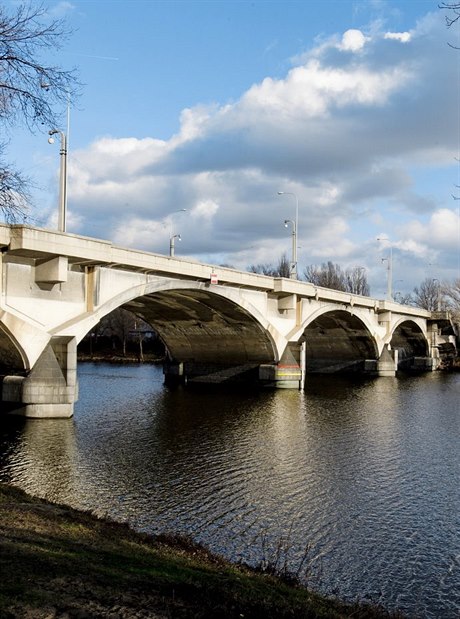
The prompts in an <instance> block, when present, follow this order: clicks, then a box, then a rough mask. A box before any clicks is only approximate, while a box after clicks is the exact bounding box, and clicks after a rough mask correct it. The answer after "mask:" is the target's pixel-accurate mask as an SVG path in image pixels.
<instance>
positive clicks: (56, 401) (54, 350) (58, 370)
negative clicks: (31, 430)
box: [2, 337, 78, 418]
mask: <svg viewBox="0 0 460 619" xmlns="http://www.w3.org/2000/svg"><path fill="white" fill-rule="evenodd" d="M77 398H78V382H77V344H76V339H75V338H74V337H54V338H52V339H51V340H50V343H49V344H48V345H47V346H46V348H45V350H44V351H43V352H42V354H41V355H40V357H39V358H38V360H37V362H36V363H35V365H34V367H33V368H32V370H31V371H30V372H29V374H28V375H27V376H5V377H4V379H3V384H2V402H3V403H4V406H5V408H7V409H8V412H9V413H10V414H14V415H22V416H24V417H31V418H50V417H55V418H58V417H60V418H68V417H71V416H72V415H73V405H74V402H75V401H76V400H77Z"/></svg>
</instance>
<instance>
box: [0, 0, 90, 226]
mask: <svg viewBox="0 0 460 619" xmlns="http://www.w3.org/2000/svg"><path fill="white" fill-rule="evenodd" d="M68 36H69V33H68V32H67V31H66V30H65V28H64V24H63V22H62V21H61V20H54V21H50V20H49V19H48V16H47V13H46V10H45V8H43V6H41V5H38V6H33V5H32V3H31V4H21V5H19V6H17V7H16V9H15V11H14V12H8V10H7V9H6V7H5V6H1V5H0V127H1V126H2V125H3V127H4V128H5V129H6V127H10V128H11V127H13V126H16V125H25V126H26V127H27V128H28V129H29V130H30V131H35V130H37V129H40V128H42V126H43V125H46V126H47V128H50V127H54V126H55V125H57V124H59V123H58V122H57V121H58V118H57V116H56V112H55V109H56V108H59V107H61V108H62V106H63V104H65V103H67V102H68V101H69V98H71V99H72V100H74V99H75V98H76V96H77V94H78V88H79V83H78V81H77V79H76V76H75V72H74V71H65V70H63V69H61V67H59V66H54V65H52V64H48V63H46V62H43V61H42V56H43V55H44V54H45V53H46V54H48V55H49V53H50V52H51V51H57V50H59V49H60V48H61V46H62V44H63V43H64V41H66V39H67V38H68ZM5 151H6V145H5V143H3V144H0V211H1V212H2V213H3V216H4V218H5V220H6V221H8V222H11V221H17V220H18V219H19V218H20V217H21V216H23V215H24V214H25V212H26V210H27V205H28V204H29V203H30V195H29V189H28V187H30V181H28V179H26V178H24V176H23V175H22V174H21V173H20V172H18V171H16V170H14V169H13V168H12V167H11V166H10V165H9V164H7V163H6V162H5V158H4V153H5Z"/></svg>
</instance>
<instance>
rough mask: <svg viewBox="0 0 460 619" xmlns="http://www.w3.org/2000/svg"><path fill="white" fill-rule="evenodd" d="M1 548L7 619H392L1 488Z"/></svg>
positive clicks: (177, 541)
mask: <svg viewBox="0 0 460 619" xmlns="http://www.w3.org/2000/svg"><path fill="white" fill-rule="evenodd" d="M0 545H1V553H0V572H1V574H2V577H1V579H0V617H2V618H3V619H8V618H10V619H13V618H24V619H41V618H43V619H44V618H45V617H46V618H47V619H52V618H56V619H57V618H60V619H64V618H65V619H73V618H75V619H90V618H96V617H101V618H104V617H107V618H108V617H110V618H111V619H148V618H151V619H163V618H164V619H166V618H173V617H194V618H209V619H211V618H212V619H215V618H217V617H225V618H226V619H233V618H238V619H241V618H243V617H244V618H246V619H247V618H259V617H260V618H262V617H263V618H264V619H268V618H270V617H273V618H275V617H276V618H277V619H282V618H284V617H286V618H287V617H295V618H297V619H302V618H313V617H315V618H320V617H324V618H331V619H333V618H336V619H340V618H345V617H354V618H358V619H359V618H361V619H362V618H380V617H390V616H392V615H390V614H388V613H387V612H386V611H384V610H381V609H379V608H374V607H370V606H366V605H363V604H359V603H356V604H345V603H342V602H339V601H337V600H331V599H327V598H324V597H321V596H319V595H317V594H315V593H313V592H311V591H308V590H307V589H306V588H304V587H301V586H299V585H297V584H296V583H295V582H294V581H292V580H289V579H282V578H280V577H277V576H276V575H268V574H262V573H259V572H257V571H256V570H253V569H250V568H247V567H243V566H235V565H232V564H231V563H229V562H228V561H225V560H224V559H222V558H220V557H217V556H215V555H212V554H211V553H210V552H208V551H207V550H206V549H204V548H202V547H201V546H198V545H196V544H194V543H193V542H191V541H189V540H187V539H183V538H175V537H155V538H154V537H149V536H146V535H142V534H139V533H135V532H134V531H133V530H132V529H130V528H129V527H128V526H126V525H123V524H118V523H113V522H109V521H106V520H101V519H99V518H96V517H95V516H92V515H90V514H89V513H86V512H80V511H76V510H73V509H71V508H69V507H65V506H62V505H55V504H51V503H48V502H46V501H42V500H40V499H36V498H33V497H30V496H28V495H27V494H25V493H23V492H22V491H20V490H18V489H15V488H13V487H11V486H7V485H0Z"/></svg>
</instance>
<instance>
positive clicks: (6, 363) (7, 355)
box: [0, 325, 25, 374]
mask: <svg viewBox="0 0 460 619" xmlns="http://www.w3.org/2000/svg"><path fill="white" fill-rule="evenodd" d="M24 369H25V367H24V361H23V358H22V355H21V352H20V350H19V349H18V347H17V346H16V345H15V343H14V340H13V338H12V337H11V336H10V335H9V334H8V333H7V331H6V330H5V328H4V327H3V326H2V325H0V374H9V373H19V372H22V371H24Z"/></svg>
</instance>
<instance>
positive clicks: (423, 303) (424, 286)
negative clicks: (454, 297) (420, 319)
mask: <svg viewBox="0 0 460 619" xmlns="http://www.w3.org/2000/svg"><path fill="white" fill-rule="evenodd" d="M413 300H414V305H416V306H417V307H421V308H422V309H426V310H428V311H430V312H434V311H436V310H437V309H438V305H439V303H440V283H439V282H438V280H436V279H431V278H430V277H427V278H426V279H424V280H423V282H422V283H421V284H420V286H415V288H414V296H413Z"/></svg>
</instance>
